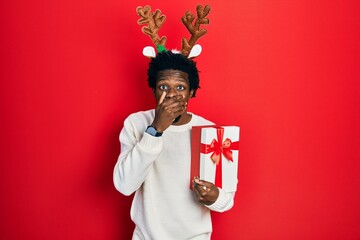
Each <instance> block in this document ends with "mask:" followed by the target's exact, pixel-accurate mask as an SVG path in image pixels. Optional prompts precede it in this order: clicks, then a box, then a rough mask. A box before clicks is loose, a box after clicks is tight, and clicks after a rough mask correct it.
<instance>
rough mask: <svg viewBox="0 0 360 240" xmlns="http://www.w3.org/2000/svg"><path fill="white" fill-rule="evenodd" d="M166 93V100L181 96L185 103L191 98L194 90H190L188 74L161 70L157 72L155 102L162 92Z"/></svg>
mask: <svg viewBox="0 0 360 240" xmlns="http://www.w3.org/2000/svg"><path fill="white" fill-rule="evenodd" d="M164 91H165V92H166V97H165V98H167V99H169V98H172V97H175V96H177V95H182V96H183V97H184V100H185V101H186V102H188V101H189V99H190V98H191V97H192V94H193V92H194V90H190V86H189V79H188V74H187V73H185V72H183V71H179V70H172V69H168V70H163V71H159V73H158V77H157V80H156V87H155V89H154V94H155V99H156V102H157V103H158V102H159V99H160V97H161V95H162V94H163V92H164Z"/></svg>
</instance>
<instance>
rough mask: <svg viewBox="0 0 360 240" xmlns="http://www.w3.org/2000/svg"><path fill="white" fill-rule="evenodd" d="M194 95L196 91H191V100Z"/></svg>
mask: <svg viewBox="0 0 360 240" xmlns="http://www.w3.org/2000/svg"><path fill="white" fill-rule="evenodd" d="M193 95H194V89H193V90H191V91H190V98H192V97H193Z"/></svg>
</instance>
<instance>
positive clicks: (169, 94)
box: [166, 88, 177, 98]
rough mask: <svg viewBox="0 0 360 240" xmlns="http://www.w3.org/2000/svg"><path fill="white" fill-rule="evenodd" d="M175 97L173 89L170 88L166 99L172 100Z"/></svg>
mask: <svg viewBox="0 0 360 240" xmlns="http://www.w3.org/2000/svg"><path fill="white" fill-rule="evenodd" d="M176 95H177V93H176V91H175V89H173V88H170V89H169V90H168V92H167V94H166V97H167V98H172V97H175V96H176Z"/></svg>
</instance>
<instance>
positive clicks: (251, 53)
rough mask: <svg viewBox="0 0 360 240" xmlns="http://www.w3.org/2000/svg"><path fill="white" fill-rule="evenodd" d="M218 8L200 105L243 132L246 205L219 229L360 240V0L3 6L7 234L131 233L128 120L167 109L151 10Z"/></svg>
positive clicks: (105, 0) (203, 58)
mask: <svg viewBox="0 0 360 240" xmlns="http://www.w3.org/2000/svg"><path fill="white" fill-rule="evenodd" d="M146 3H149V4H150V5H151V6H152V7H153V8H160V9H162V11H163V12H164V13H165V14H166V15H167V17H168V18H167V21H166V23H165V25H164V27H163V28H162V29H161V31H160V34H161V35H166V36H168V44H167V47H168V48H180V39H181V37H183V36H188V33H187V32H186V30H185V27H184V26H182V23H181V22H180V20H179V19H180V17H181V16H182V14H183V13H184V12H185V10H187V9H191V10H194V9H195V5H196V4H197V3H202V4H203V3H209V4H211V6H212V11H211V13H210V19H211V24H210V25H209V26H208V27H207V29H208V34H207V35H206V36H205V37H204V38H202V39H201V40H200V41H199V43H200V44H202V46H203V53H202V54H201V55H200V57H198V58H197V61H198V66H199V69H200V70H201V86H202V88H201V90H200V91H199V92H198V96H197V97H196V98H195V99H193V100H191V102H190V110H191V111H193V112H196V113H197V114H199V115H203V116H205V117H206V118H208V119H211V120H213V121H215V122H217V123H219V124H236V125H239V126H241V159H240V164H239V185H238V192H237V195H236V199H235V206H234V208H233V209H232V210H231V211H229V212H226V213H223V214H214V234H213V239H244V240H248V239H299V240H300V239H360V228H359V223H360V205H359V202H360V191H359V189H360V178H359V170H360V161H359V160H360V150H359V149H360V148H359V138H360V127H359V122H360V121H359V120H360V108H359V104H360V98H359V95H360V93H359V92H360V84H359V80H360V69H359V66H360V2H359V1H357V0H353V1H351V0H348V1H344V0H330V1H329V0H327V1H325V0H322V1H321V0H319V1H314V0H311V1H310V0H294V1H287V0H258V1H235V0H231V1H226V3H225V1H215V0H209V1H207V2H204V1H199V2H197V3H194V2H193V1H190V0H183V1H159V0H157V1H156V0H149V1H114V0H101V1H100V0H86V1H85V0H76V1H74V0H71V1H70V0H63V1H40V0H34V1H24V0H12V1H1V3H0V27H1V28H0V32H1V37H0V46H1V47H0V51H1V53H0V59H1V72H0V74H1V75H0V77H1V81H0V91H1V92H0V110H1V117H0V133H1V138H0V144H1V145H0V158H1V161H0V164H1V165H0V192H1V200H0V214H1V218H0V238H1V239H130V236H131V233H132V230H133V225H132V223H131V220H130V217H129V211H130V210H129V208H130V204H131V199H132V198H131V197H125V196H122V195H121V194H120V193H117V192H116V191H115V189H114V187H113V185H112V170H113V166H114V164H115V162H116V158H117V155H118V154H119V150H120V149H119V143H118V133H119V131H120V129H121V128H122V124H123V120H124V119H125V117H126V116H127V115H128V114H130V113H132V112H135V111H138V110H145V109H149V108H152V107H153V106H154V100H153V96H152V94H151V91H150V90H149V89H148V88H147V84H146V69H147V64H148V59H146V58H145V57H143V56H142V53H141V52H142V48H143V47H144V46H146V45H151V42H150V39H149V38H148V37H147V36H145V35H143V34H142V33H141V31H140V26H138V25H137V23H136V21H137V19H138V17H137V15H136V13H135V8H136V6H138V5H145V4H146Z"/></svg>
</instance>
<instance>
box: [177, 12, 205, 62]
mask: <svg viewBox="0 0 360 240" xmlns="http://www.w3.org/2000/svg"><path fill="white" fill-rule="evenodd" d="M196 11H197V16H198V18H197V19H196V20H195V23H194V25H193V21H194V19H195V16H194V14H192V13H190V12H189V11H187V12H186V13H185V15H184V16H183V17H182V18H181V21H182V22H183V23H184V25H185V26H186V28H187V29H188V31H189V32H190V33H191V37H190V39H189V41H188V40H186V39H185V38H183V39H182V49H181V54H183V55H185V56H188V55H189V53H190V51H191V48H192V47H193V46H194V45H195V43H196V41H197V40H198V39H199V38H200V37H202V36H204V35H205V34H206V33H207V30H206V29H200V25H201V24H209V19H208V18H206V16H207V15H208V14H209V12H210V6H209V5H206V6H205V7H203V6H201V5H198V6H197V7H196Z"/></svg>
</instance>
